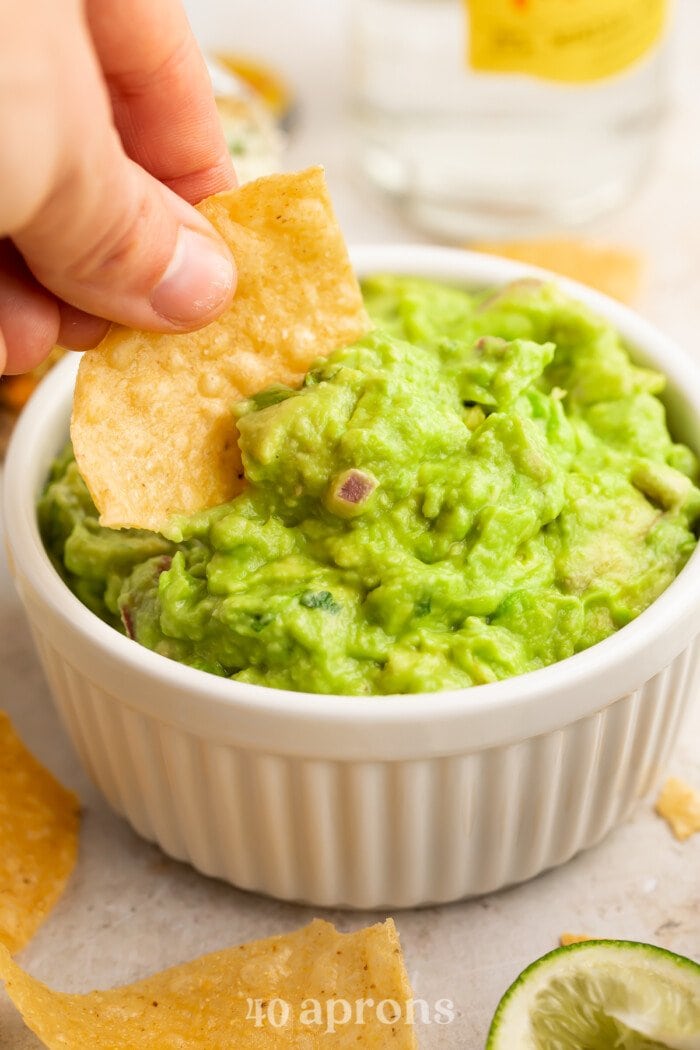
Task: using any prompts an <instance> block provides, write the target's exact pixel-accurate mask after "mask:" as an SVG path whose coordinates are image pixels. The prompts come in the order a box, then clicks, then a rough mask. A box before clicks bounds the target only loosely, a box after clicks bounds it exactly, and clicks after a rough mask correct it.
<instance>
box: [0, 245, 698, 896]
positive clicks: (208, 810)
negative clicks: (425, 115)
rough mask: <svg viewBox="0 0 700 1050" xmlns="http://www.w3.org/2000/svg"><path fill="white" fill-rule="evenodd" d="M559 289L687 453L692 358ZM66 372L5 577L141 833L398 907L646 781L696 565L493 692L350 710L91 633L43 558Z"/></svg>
mask: <svg viewBox="0 0 700 1050" xmlns="http://www.w3.org/2000/svg"><path fill="white" fill-rule="evenodd" d="M354 260H355V264H356V266H357V269H358V272H359V273H360V274H368V273H372V272H379V271H385V272H394V273H409V274H418V275H422V276H426V277H431V278H436V279H439V280H444V281H452V282H456V283H460V284H463V285H464V286H467V287H475V286H486V285H494V286H495V285H501V284H504V283H506V282H507V281H509V280H512V279H514V278H517V277H521V276H523V275H524V274H527V273H531V274H541V272H542V271H537V270H534V269H532V268H526V267H523V266H521V265H518V264H514V263H510V262H506V261H504V260H501V259H496V258H490V257H487V256H481V255H474V254H470V253H468V252H463V251H456V250H451V249H435V248H426V247H417V246H401V247H399V246H396V247H393V246H392V247H371V248H362V249H358V250H357V251H355V252H354ZM560 283H561V284H562V285H563V286H564V287H565V288H566V289H567V290H568V291H569V292H571V293H573V294H574V295H576V296H578V298H580V299H581V300H583V301H584V302H586V303H588V304H589V305H590V306H591V307H592V308H593V309H594V310H597V311H598V312H599V313H600V314H602V315H603V316H605V317H606V318H608V320H610V321H611V322H612V323H613V324H615V325H616V326H617V327H618V329H619V330H620V331H621V332H622V334H623V335H624V337H625V338H626V340H627V341H628V343H629V345H630V346H631V347H632V348H633V349H634V353H635V356H636V357H637V359H639V360H641V361H642V362H645V363H650V364H652V365H654V366H655V367H657V368H659V369H661V370H662V371H663V372H664V373H665V374H666V375H667V377H668V379H669V389H668V395H667V398H666V401H667V405H668V408H669V412H670V417H671V420H672V424H673V429H674V432H675V434H676V435H677V436H678V437H679V438H681V439H683V440H685V441H687V442H689V443H690V444H691V445H693V446H694V447H695V448H696V449H700V379H699V376H698V369H697V365H696V364H695V363H694V362H693V361H692V359H690V358H689V357H687V356H686V355H685V354H684V353H683V352H682V351H681V350H680V349H679V348H678V347H677V346H676V345H674V343H672V342H671V341H670V340H668V339H667V338H665V337H664V336H663V335H661V334H660V333H659V332H658V331H656V330H655V329H654V328H653V327H652V326H651V325H649V324H647V323H646V322H645V321H643V320H642V319H641V318H639V317H638V316H636V315H635V314H633V313H631V312H630V311H629V310H627V309H625V308H624V307H623V306H620V305H618V304H616V303H613V302H612V301H610V300H609V299H607V298H605V297H604V296H601V295H599V294H597V293H595V292H592V291H590V290H588V289H585V288H583V287H581V286H579V285H575V284H573V283H571V282H568V281H563V280H562V281H560ZM76 364H77V361H76V358H75V357H70V358H69V359H67V360H65V361H64V362H62V363H61V364H60V365H59V366H58V367H57V368H56V369H55V370H54V371H53V372H52V373H51V374H50V375H49V376H48V377H47V379H45V380H44V382H43V383H42V384H41V386H40V388H39V389H38V391H37V392H36V393H35V395H34V396H33V398H32V399H31V401H30V403H29V405H28V406H27V408H26V409H25V411H24V413H23V415H22V417H21V419H20V421H19V424H18V426H17V429H16V432H15V435H14V438H13V441H12V444H11V447H10V450H9V454H8V459H7V466H6V478H5V490H4V507H5V516H6V524H7V537H8V544H9V553H10V564H11V566H12V570H13V574H14V577H15V580H16V583H17V588H18V591H19V594H20V596H21V598H22V601H23V603H24V606H25V608H26V611H27V615H28V617H29V622H30V624H31V627H32V631H33V634H34V638H35V640H36V645H37V649H38V651H39V655H40V657H41V659H42V662H43V664H44V668H45V670H46V674H47V677H48V679H49V682H50V685H51V689H52V692H53V696H54V699H55V702H56V705H57V707H58V710H59V712H60V714H61V716H62V718H63V722H64V724H65V726H66V729H67V730H68V733H69V734H70V737H71V739H72V741H73V743H74V745H75V747H76V750H77V752H78V754H79V755H80V758H81V759H82V761H83V763H84V765H85V767H86V769H87V770H88V771H89V773H90V775H91V776H92V778H93V779H94V781H95V782H96V784H97V785H98V786H99V787H100V788H101V790H102V791H103V792H104V794H105V796H106V797H107V799H108V800H109V802H110V803H111V805H112V806H113V807H114V808H115V809H116V810H117V811H118V812H119V813H121V814H123V815H124V816H125V817H126V818H127V819H128V820H129V821H130V822H131V824H132V825H133V826H134V828H135V829H136V830H137V831H138V832H139V834H141V835H143V836H144V837H145V838H147V839H150V840H153V841H155V842H158V843H159V844H160V846H161V847H162V848H163V849H164V850H165V852H166V853H168V854H170V855H172V856H173V857H176V858H178V859H180V860H187V861H189V862H190V863H192V864H193V865H194V866H195V867H196V868H198V869H199V870H200V871H202V872H205V873H206V874H208V875H215V876H218V877H220V878H223V879H227V880H229V881H230V882H232V883H234V884H235V885H236V886H240V887H243V888H245V889H249V890H256V891H259V892H261V893H267V894H271V895H273V896H275V897H281V898H286V899H291V900H300V901H307V902H312V903H314V904H316V905H322V906H334V907H335V906H348V907H354V908H384V907H392V908H401V907H409V906H414V905H419V904H424V903H428V902H442V901H451V900H455V899H458V898H461V897H465V896H468V895H473V894H481V893H486V892H490V891H493V890H496V889H498V888H499V887H501V886H505V885H507V884H508V883H513V882H518V881H521V880H523V879H527V878H530V877H531V876H533V875H536V874H537V873H538V872H540V871H542V870H544V869H545V868H548V867H551V866H553V865H556V864H561V863H562V862H563V861H565V860H567V859H568V858H569V857H571V856H572V855H573V854H574V853H576V852H577V851H578V850H581V849H583V848H585V847H587V846H590V845H592V844H593V843H595V842H597V841H598V840H599V839H600V838H601V837H602V836H603V835H604V834H605V833H606V832H607V831H608V830H609V829H610V828H612V827H613V826H614V825H615V824H617V823H618V822H619V821H621V820H622V819H624V818H625V817H626V816H627V815H628V814H629V813H630V811H631V809H632V808H633V807H634V805H635V802H636V801H637V800H638V799H639V798H640V797H641V796H642V795H644V794H645V793H646V792H648V791H649V790H650V789H651V788H652V787H653V786H654V784H655V782H656V781H657V780H658V777H659V775H660V772H661V770H662V768H663V766H664V764H665V762H666V760H667V757H668V754H669V750H670V748H671V747H672V745H673V743H674V740H675V738H676V735H677V732H678V728H679V725H680V722H681V718H682V715H683V713H684V711H685V709H686V707H687V705H688V702H689V700H690V697H691V695H692V689H693V681H694V677H695V672H696V670H697V666H698V662H699V661H698V657H699V655H700V646H699V645H698V643H697V642H696V637H697V635H698V633H699V632H700V619H699V612H700V552H696V553H695V554H694V556H693V557H692V558H691V560H690V562H689V563H688V565H687V566H686V568H685V569H684V570H683V572H682V573H681V574H680V575H679V577H678V578H677V579H676V580H675V582H674V583H673V584H672V585H671V586H670V587H669V588H668V590H667V591H666V592H665V593H664V594H663V595H662V596H661V597H660V598H659V599H658V600H657V601H656V602H655V603H654V604H653V605H652V606H651V607H650V608H649V609H648V610H647V611H646V612H644V613H643V614H642V615H641V616H640V617H639V618H638V619H637V620H636V621H634V622H633V623H632V624H630V625H629V626H627V627H625V628H624V629H623V630H621V631H619V632H618V634H616V635H615V636H613V637H611V638H609V639H607V640H606V641H604V642H602V643H600V644H599V645H596V646H594V647H593V648H591V649H589V650H587V651H586V652H584V653H581V654H579V655H577V656H574V657H572V658H570V659H568V660H564V661H563V662H562V663H559V664H556V665H554V666H552V667H547V668H544V669H543V670H540V671H535V672H533V673H531V674H527V675H523V676H521V677H518V678H514V679H511V680H508V681H503V682H498V683H496V684H493V685H484V686H478V687H476V688H473V689H469V690H455V691H451V692H444V693H435V694H426V695H419V696H395V697H375V698H348V697H339V696H318V695H313V694H305V693H303V694H302V693H292V692H286V691H281V690H274V689H267V688H264V687H259V686H251V685H245V684H241V683H238V682H233V681H228V680H226V679H222V678H216V677H214V676H212V675H207V674H204V673H203V672H200V671H196V670H194V669H192V668H189V667H184V666H182V665H180V664H177V663H173V662H171V661H169V660H167V659H165V658H164V657H161V656H158V655H157V654H155V653H152V652H150V651H149V650H147V649H144V648H142V647H141V646H139V645H137V644H136V643H135V642H132V641H130V640H129V639H127V638H124V637H122V635H120V634H119V633H117V632H116V631H114V630H112V629H111V628H110V627H108V626H107V625H106V624H104V623H102V622H101V621H100V620H99V619H97V617H95V616H94V615H93V614H92V613H91V612H89V611H88V609H87V608H85V607H84V606H83V605H82V604H81V603H80V602H79V601H78V599H77V598H75V597H74V596H73V595H72V594H71V593H70V591H69V590H68V589H67V587H66V586H65V585H64V583H63V582H62V580H61V579H60V578H59V576H58V575H57V574H56V572H55V571H54V569H53V567H52V565H51V563H50V561H49V559H48V558H47V556H46V554H45V552H44V549H43V547H42V544H41V540H40V537H39V533H38V530H37V523H36V514H35V501H36V498H37V495H38V493H39V492H40V490H41V488H42V486H43V484H44V480H45V477H46V473H47V470H48V467H49V464H50V462H51V460H52V458H53V456H54V455H55V453H56V452H57V451H58V450H59V448H61V446H62V445H63V443H64V441H65V439H66V435H67V426H68V418H69V413H70V401H71V394H72V389H73V382H74V376H75V370H76Z"/></svg>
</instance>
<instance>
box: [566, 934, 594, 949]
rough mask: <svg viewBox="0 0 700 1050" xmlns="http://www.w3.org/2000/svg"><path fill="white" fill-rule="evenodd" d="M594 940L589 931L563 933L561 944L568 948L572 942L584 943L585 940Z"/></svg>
mask: <svg viewBox="0 0 700 1050" xmlns="http://www.w3.org/2000/svg"><path fill="white" fill-rule="evenodd" d="M590 940H592V938H591V937H589V936H588V934H587V933H562V935H561V937H560V938H559V944H560V945H561V947H562V948H568V947H569V945H570V944H583V942H584V941H590Z"/></svg>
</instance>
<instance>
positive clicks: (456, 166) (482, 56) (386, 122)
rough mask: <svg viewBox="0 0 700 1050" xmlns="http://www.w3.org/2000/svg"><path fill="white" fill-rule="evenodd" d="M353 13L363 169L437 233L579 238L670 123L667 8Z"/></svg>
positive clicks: (617, 3) (661, 4)
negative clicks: (574, 234) (565, 233)
mask: <svg viewBox="0 0 700 1050" xmlns="http://www.w3.org/2000/svg"><path fill="white" fill-rule="evenodd" d="M350 7H351V16H350V17H351V66H350V71H351V92H352V120H353V127H354V132H355V137H356V142H357V148H358V155H359V161H360V164H361V165H362V167H363V169H364V171H365V172H366V173H367V175H369V177H370V179H371V180H372V181H373V182H374V183H376V184H377V185H378V186H380V187H381V188H382V189H383V190H385V191H386V192H387V193H388V194H390V195H392V196H393V197H395V198H396V199H397V200H398V201H399V202H400V203H401V204H402V205H403V207H404V209H405V210H406V212H407V213H408V215H409V217H410V218H411V219H412V220H414V221H415V222H416V223H417V224H418V225H419V226H421V227H424V228H426V229H427V230H429V231H431V232H432V233H436V234H438V235H439V236H441V237H443V238H445V239H447V240H453V241H463V240H465V239H468V238H470V237H512V236H532V235H537V234H542V233H547V232H550V231H552V230H553V229H561V228H562V227H569V228H571V227H575V226H579V225H581V224H584V223H586V222H589V221H590V220H592V219H594V218H595V217H596V216H598V215H600V214H603V213H605V212H606V211H608V210H610V209H612V208H614V207H615V206H616V205H618V204H620V203H621V202H622V201H624V200H625V198H626V197H627V196H628V195H629V193H630V192H631V191H632V190H633V188H634V187H635V186H636V184H637V183H638V182H639V181H640V180H641V178H642V176H643V175H644V174H645V173H646V172H647V171H648V170H649V168H650V167H651V165H652V163H653V158H654V153H655V150H656V148H657V135H658V132H659V129H660V127H661V124H662V120H663V117H664V115H665V111H666V92H667V70H668V64H669V63H668V44H667V39H666V36H667V33H666V32H665V30H666V24H665V23H666V17H667V4H666V0H350ZM529 18H530V19H532V18H534V19H535V21H534V22H530V23H528V21H527V19H529ZM538 19H539V21H537V20H538Z"/></svg>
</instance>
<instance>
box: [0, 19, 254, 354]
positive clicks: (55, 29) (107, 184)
mask: <svg viewBox="0 0 700 1050" xmlns="http://www.w3.org/2000/svg"><path fill="white" fill-rule="evenodd" d="M233 185H235V175H234V171H233V167H232V165H231V160H230V158H229V155H228V152H227V150H226V143H225V141H224V137H223V133H222V131H221V127H220V124H219V119H218V116H217V112H216V106H215V104H214V99H213V95H212V89H211V85H210V81H209V76H208V74H207V70H206V67H205V64H204V60H203V58H202V56H201V54H200V52H199V50H198V48H197V45H196V43H195V41H194V38H193V36H192V33H191V30H190V28H189V25H188V22H187V18H186V16H185V14H184V11H183V9H182V7H181V6H180V3H179V0H82V2H81V0H61V2H60V3H58V2H57V0H22V2H21V3H18V2H17V0H0V374H2V372H3V371H7V372H23V371H27V370H29V369H30V368H33V367H34V366H35V365H36V364H38V363H39V362H40V361H42V360H43V359H44V358H45V357H46V355H47V354H48V352H49V350H50V349H51V347H52V346H53V345H54V343H60V344H62V345H64V346H67V347H71V348H73V349H80V350H82V349H87V348H88V347H91V346H94V345H95V344H96V343H97V342H99V340H100V339H101V338H102V336H103V335H104V333H105V332H106V330H107V328H108V324H109V321H119V322H121V323H123V324H127V325H131V326H134V327H137V328H145V329H149V330H151V331H157V332H182V331H191V330H192V329H194V328H198V327H201V326H202V325H204V324H206V323H207V322H208V321H209V320H211V319H212V318H213V317H216V316H217V315H218V314H219V313H220V312H221V311H222V310H223V309H224V307H225V306H227V305H228V303H229V302H230V299H231V297H232V295H233V291H234V287H235V268H234V265H233V260H232V259H231V256H230V254H229V252H228V250H227V248H226V246H225V244H224V243H223V241H222V240H221V239H220V238H219V237H218V235H217V234H216V232H215V231H214V229H213V228H212V227H211V226H210V225H209V223H208V222H206V220H205V219H203V218H202V217H201V216H200V215H199V213H198V212H197V211H195V209H194V208H193V207H192V204H193V203H196V202H197V201H199V200H201V199H202V198H203V197H206V196H207V195H208V194H210V193H215V192H218V191H219V190H224V189H227V188H230V187H231V186H233ZM188 202H189V203H188Z"/></svg>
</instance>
